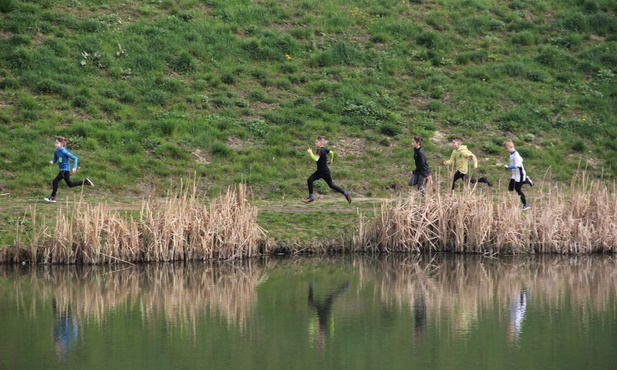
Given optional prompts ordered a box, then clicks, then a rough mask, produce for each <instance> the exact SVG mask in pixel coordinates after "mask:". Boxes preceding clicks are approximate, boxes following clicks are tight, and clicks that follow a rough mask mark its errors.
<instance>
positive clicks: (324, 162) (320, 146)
mask: <svg viewBox="0 0 617 370" xmlns="http://www.w3.org/2000/svg"><path fill="white" fill-rule="evenodd" d="M327 143H328V140H326V138H325V137H324V136H317V139H315V147H316V149H317V152H316V153H315V154H313V150H312V149H311V148H308V149H307V150H306V151H307V152H308V153H309V155H310V156H311V159H313V160H314V161H315V162H317V171H315V172H314V173H313V174H312V175H311V176H310V177H309V178H308V180H306V182H307V184H308V190H309V196H308V198H306V199H304V200H303V202H304V203H311V202H313V201H315V195H314V194H313V182H314V181H315V180H319V179H324V181H325V182H326V184H328V186H329V187H330V189H333V190H336V191H338V192H339V193H341V194H343V195H344V196H345V199H347V202H348V203H351V195H349V192H347V191H345V190H343V189H342V188H341V187H340V186H337V185H335V184H334V182H332V177H331V176H330V169H329V168H328V165H329V164H330V163H331V162H332V159H333V158H334V152H332V151H331V150H328V149H326V148H324V145H326V144H327ZM328 155H329V156H330V158H331V160H330V161H328Z"/></svg>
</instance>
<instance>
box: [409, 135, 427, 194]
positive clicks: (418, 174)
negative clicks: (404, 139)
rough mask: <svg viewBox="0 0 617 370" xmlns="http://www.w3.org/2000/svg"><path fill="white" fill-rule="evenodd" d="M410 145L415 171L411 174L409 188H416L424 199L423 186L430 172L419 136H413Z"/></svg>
mask: <svg viewBox="0 0 617 370" xmlns="http://www.w3.org/2000/svg"><path fill="white" fill-rule="evenodd" d="M412 145H413V160H414V162H415V164H416V169H415V170H414V171H413V172H412V173H411V177H410V178H409V182H408V184H409V186H417V187H418V190H419V191H420V194H422V196H423V197H425V196H426V189H424V184H425V183H426V181H427V180H428V179H429V178H430V176H431V172H430V169H429V167H428V163H427V161H426V155H425V154H424V150H422V138H421V137H420V136H414V138H413V143H412ZM429 184H430V183H429Z"/></svg>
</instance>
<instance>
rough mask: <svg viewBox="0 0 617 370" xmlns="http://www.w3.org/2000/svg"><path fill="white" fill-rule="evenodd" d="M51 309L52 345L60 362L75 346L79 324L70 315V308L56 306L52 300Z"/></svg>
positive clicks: (61, 305) (68, 306)
mask: <svg viewBox="0 0 617 370" xmlns="http://www.w3.org/2000/svg"><path fill="white" fill-rule="evenodd" d="M51 304H52V309H53V312H54V316H55V318H56V322H55V325H54V343H55V347H56V355H57V356H58V360H60V361H62V360H63V359H64V357H65V355H66V353H67V351H68V350H69V349H71V348H72V347H74V346H75V345H76V344H77V337H78V336H79V323H78V322H77V319H75V318H74V317H73V315H72V314H71V306H70V305H67V304H58V302H57V301H56V299H55V298H53V299H52V303H51Z"/></svg>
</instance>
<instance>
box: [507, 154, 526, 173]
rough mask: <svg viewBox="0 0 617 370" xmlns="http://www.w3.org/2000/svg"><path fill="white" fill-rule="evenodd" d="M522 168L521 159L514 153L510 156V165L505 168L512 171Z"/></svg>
mask: <svg viewBox="0 0 617 370" xmlns="http://www.w3.org/2000/svg"><path fill="white" fill-rule="evenodd" d="M522 167H523V158H522V157H521V156H520V154H518V153H514V155H512V156H510V165H509V166H507V167H506V169H508V170H513V169H515V168H522Z"/></svg>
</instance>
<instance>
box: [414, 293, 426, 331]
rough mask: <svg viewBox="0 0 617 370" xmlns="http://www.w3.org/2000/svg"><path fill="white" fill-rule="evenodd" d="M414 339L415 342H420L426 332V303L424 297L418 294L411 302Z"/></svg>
mask: <svg viewBox="0 0 617 370" xmlns="http://www.w3.org/2000/svg"><path fill="white" fill-rule="evenodd" d="M413 319H414V329H413V331H414V337H415V339H416V341H420V340H422V338H423V337H424V333H425V332H426V303H425V302H424V295H422V294H419V295H417V296H416V298H415V299H414V301H413Z"/></svg>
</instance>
